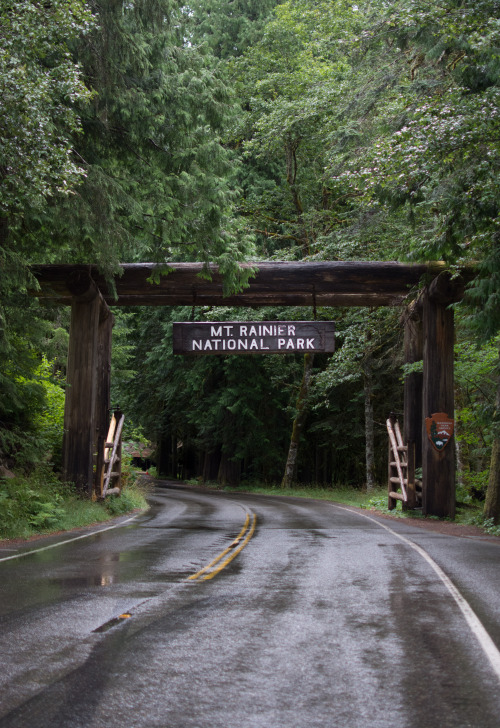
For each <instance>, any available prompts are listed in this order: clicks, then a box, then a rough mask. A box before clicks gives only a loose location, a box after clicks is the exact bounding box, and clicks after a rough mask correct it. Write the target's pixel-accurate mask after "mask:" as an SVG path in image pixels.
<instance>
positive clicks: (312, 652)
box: [0, 486, 500, 728]
mask: <svg viewBox="0 0 500 728" xmlns="http://www.w3.org/2000/svg"><path fill="white" fill-rule="evenodd" d="M106 528H107V530H102V529H103V527H102V526H100V527H99V528H98V529H97V530H98V531H99V532H96V529H93V530H92V531H90V530H89V531H84V532H81V533H78V534H76V535H75V534H63V535H62V536H61V535H60V536H57V537H54V536H53V537H50V538H45V539H41V540H39V541H36V542H34V543H31V544H30V545H29V546H23V547H22V549H21V550H13V551H7V550H5V549H4V550H0V625H1V630H0V657H1V664H2V669H1V671H0V695H1V700H0V728H14V727H16V728H17V727H19V728H21V727H22V728H27V727H29V728H45V726H47V727H48V726H50V727H51V728H70V727H71V728H80V727H81V728H84V727H85V728H115V727H116V728H118V727H120V728H143V727H144V728H240V727H241V728H243V727H244V728H337V727H338V728H378V727H380V728H434V727H435V728H447V727H448V726H450V727H451V726H453V728H465V727H466V726H473V727H474V728H498V726H499V725H500V653H499V652H498V649H499V648H500V561H499V557H500V542H498V541H497V542H495V541H492V540H490V539H486V538H484V539H481V538H480V539H465V538H457V537H453V536H446V535H441V534H436V533H433V532H429V531H427V530H424V529H419V528H416V527H415V526H412V525H408V523H407V522H406V521H404V522H400V521H394V520H387V519H382V518H378V517H376V516H373V515H372V514H371V513H367V512H366V511H357V510H355V509H349V508H346V507H343V506H338V505H335V504H332V503H324V502H323V503H322V502H319V501H314V500H307V501H306V500H300V499H294V498H278V497H266V496H260V497H259V496H257V495H244V494H238V495H235V494H230V493H210V492H206V491H205V492H203V491H201V490H198V489H192V488H183V487H180V486H170V487H158V488H157V489H156V491H155V493H154V495H153V496H152V498H151V509H150V511H149V512H147V513H146V514H143V515H140V516H138V517H135V518H134V519H133V520H127V519H121V520H120V521H119V522H118V523H114V524H113V527H112V528H110V527H106ZM61 541H66V543H64V544H61ZM11 548H14V547H11ZM33 549H36V551H34V552H33V553H29V554H28V553H25V552H27V551H28V550H33ZM454 590H458V591H454Z"/></svg>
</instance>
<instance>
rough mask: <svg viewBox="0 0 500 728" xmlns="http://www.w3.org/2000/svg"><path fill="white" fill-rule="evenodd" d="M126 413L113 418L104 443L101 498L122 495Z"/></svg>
mask: <svg viewBox="0 0 500 728" xmlns="http://www.w3.org/2000/svg"><path fill="white" fill-rule="evenodd" d="M124 422H125V415H121V417H120V419H119V420H117V419H116V417H115V415H113V417H112V418H111V423H110V425H109V431H108V436H107V438H106V442H105V443H104V466H103V469H102V474H101V498H105V497H106V496H107V495H120V493H121V491H122V488H121V476H122V429H123V423H124ZM111 485H112V486H113V487H110V486H111Z"/></svg>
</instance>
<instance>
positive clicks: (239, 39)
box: [0, 0, 500, 523]
mask: <svg viewBox="0 0 500 728" xmlns="http://www.w3.org/2000/svg"><path fill="white" fill-rule="evenodd" d="M0 8H1V15H0V38H1V43H0V98H1V105H2V114H1V116H0V476H1V475H2V473H5V472H7V471H8V472H11V471H13V472H15V473H18V472H19V473H23V474H25V475H28V476H29V475H30V474H32V473H36V472H37V470H39V469H40V468H47V467H50V468H51V470H52V471H53V472H55V473H58V472H59V471H60V469H61V446H62V433H63V413H64V391H65V375H66V363H67V346H68V336H69V334H68V331H69V316H70V312H69V309H67V308H65V307H57V306H49V305H47V304H46V303H42V302H40V301H39V300H38V299H37V297H36V295H33V290H34V289H36V287H37V282H36V279H35V277H34V275H33V272H32V267H33V266H34V265H36V264H43V263H84V264H89V263H92V264H95V265H97V266H98V268H99V270H100V272H101V273H102V274H103V275H105V276H106V277H107V278H108V279H109V280H110V281H113V277H114V276H115V275H116V274H117V272H118V270H119V264H120V263H139V262H153V263H158V264H161V265H162V266H164V274H165V275H168V270H169V268H168V264H169V263H173V262H192V261H200V262H202V263H205V264H208V263H214V264H217V265H218V266H219V270H220V271H221V273H222V274H223V275H224V281H225V287H226V290H227V292H237V291H241V290H242V289H244V287H245V286H246V284H247V281H248V277H249V275H250V271H251V267H250V268H249V267H248V266H246V267H245V268H242V267H241V264H242V263H252V262H257V261H304V263H307V262H313V261H401V262H403V261H405V262H425V261H445V262H446V264H447V265H448V267H449V268H450V270H452V271H459V270H460V269H461V268H462V267H464V266H467V267H471V268H473V270H474V273H475V275H474V277H473V279H472V280H471V281H470V282H469V283H468V285H467V288H466V292H465V296H464V299H463V300H462V301H461V302H459V303H457V304H454V305H453V307H454V312H455V324H456V344H455V403H456V411H455V438H454V446H455V448H456V462H457V498H459V499H460V500H461V501H463V502H466V503H467V502H469V501H472V500H478V501H480V502H484V504H485V505H484V507H485V516H486V517H488V518H490V519H493V520H494V522H495V523H498V522H499V521H500V369H499V363H500V362H499V347H500V216H499V205H500V177H499V172H500V115H499V108H500V104H499V101H500V0H442V1H441V2H440V3H434V2H431V1H430V0H393V1H391V2H388V1H387V0H366V1H365V0H358V2H351V1H349V0H284V1H282V2H277V1H276V0H191V2H177V1H176V0H128V2H119V1H117V0H90V1H89V2H84V1H83V0H50V2H37V1H36V0H16V2H12V1H11V0H0ZM413 293H415V292H413ZM113 313H114V316H115V324H114V333H113V364H112V405H113V407H115V408H118V407H119V408H120V409H121V410H122V411H123V412H124V413H125V415H126V435H125V436H126V439H128V440H129V441H130V442H133V443H138V444H139V445H138V446H140V444H142V445H144V444H145V443H147V444H148V445H150V447H151V448H153V450H154V451H155V455H154V457H155V462H156V465H157V468H158V471H159V472H160V474H164V475H168V476H169V477H173V478H181V479H195V478H197V479H199V481H200V482H201V481H203V482H217V483H220V484H222V485H238V484H240V483H243V484H244V483H246V482H248V483H251V482H262V483H275V484H280V483H287V484H288V485H290V484H292V483H316V484H321V485H324V486H327V487H332V486H334V485H336V484H342V485H343V486H352V487H353V488H357V489H361V488H366V489H368V490H370V489H372V488H373V487H374V486H375V485H376V484H381V483H384V482H385V480H386V478H387V431H386V426H385V422H386V419H387V417H388V416H389V413H395V414H396V415H401V412H402V400H403V380H404V377H405V375H406V374H408V373H409V368H408V366H406V367H405V366H404V365H403V339H402V337H403V332H402V327H401V323H400V319H401V315H402V309H401V308H400V307H397V306H395V307H381V308H375V307H374V308H341V307H338V308H327V307H324V308H323V307H321V306H316V304H315V302H314V301H311V306H310V307H305V308H299V307H296V308H285V307H271V306H270V307H266V308H258V309H243V308H231V307H230V306H219V307H200V306H193V307H135V308H128V309H127V308H123V307H116V308H115V309H113ZM290 320H291V321H311V320H318V321H334V322H335V329H336V345H335V352H334V353H333V354H317V355H315V356H314V357H313V356H311V355H310V354H306V355H303V354H282V355H277V356H258V355H252V356H208V357H203V356H199V357H181V356H174V354H173V352H172V327H173V323H174V322H183V321H184V322H188V321H189V322H194V321H199V322H203V321H206V322H210V321H213V322H216V321H290ZM412 366H413V371H416V370H418V366H419V365H418V362H417V363H416V364H414V365H412ZM294 443H295V446H296V454H297V459H296V462H295V463H294V466H293V469H292V470H290V468H286V465H287V461H288V462H289V452H290V449H291V446H292V445H293V444H294ZM0 483H2V478H1V477H0ZM4 497H6V496H5V492H4V491H2V489H1V488H0V500H1V499H2V498H4Z"/></svg>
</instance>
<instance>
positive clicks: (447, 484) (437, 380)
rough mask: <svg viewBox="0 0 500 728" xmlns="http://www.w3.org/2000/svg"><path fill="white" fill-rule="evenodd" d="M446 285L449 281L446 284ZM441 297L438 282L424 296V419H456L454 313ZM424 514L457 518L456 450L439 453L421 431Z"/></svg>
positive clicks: (449, 447) (450, 447) (447, 300)
mask: <svg viewBox="0 0 500 728" xmlns="http://www.w3.org/2000/svg"><path fill="white" fill-rule="evenodd" d="M445 283H446V281H445ZM450 302H451V301H450V297H449V296H448V295H444V294H443V295H441V293H440V282H439V278H437V279H435V281H433V284H431V286H429V289H428V291H427V293H426V294H424V296H423V336H424V348H423V359H424V378H423V392H422V403H423V415H424V418H425V417H430V416H431V415H432V414H434V413H437V412H445V413H446V414H447V415H448V416H449V417H451V418H453V417H454V396H453V344H454V319H453V310H451V309H450V308H449V304H450ZM422 469H423V478H422V511H423V513H424V514H425V515H433V516H441V517H449V518H454V516H455V448H454V444H453V442H450V443H449V444H448V446H447V447H445V448H444V449H443V450H441V451H437V450H436V449H435V448H434V447H433V445H432V443H431V442H430V440H429V438H428V436H427V432H426V430H425V419H424V423H423V427H422Z"/></svg>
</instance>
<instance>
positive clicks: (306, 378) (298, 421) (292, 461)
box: [281, 354, 314, 488]
mask: <svg viewBox="0 0 500 728" xmlns="http://www.w3.org/2000/svg"><path fill="white" fill-rule="evenodd" d="M313 361H314V354H304V373H303V375H302V382H301V385H300V391H299V396H298V398H297V414H296V415H295V419H294V421H293V426H292V436H291V438H290V448H289V450H288V457H287V460H286V465H285V474H284V475H283V480H282V481H281V487H282V488H291V486H292V483H293V479H294V476H295V470H296V466H297V455H298V452H299V442H300V434H301V431H302V427H303V425H304V422H305V419H306V414H307V400H308V395H309V388H310V384H311V372H312V366H313Z"/></svg>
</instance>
